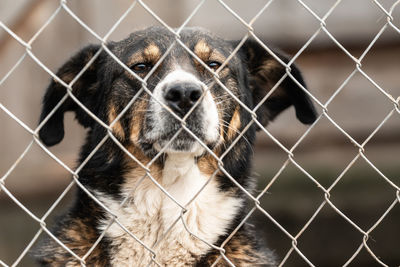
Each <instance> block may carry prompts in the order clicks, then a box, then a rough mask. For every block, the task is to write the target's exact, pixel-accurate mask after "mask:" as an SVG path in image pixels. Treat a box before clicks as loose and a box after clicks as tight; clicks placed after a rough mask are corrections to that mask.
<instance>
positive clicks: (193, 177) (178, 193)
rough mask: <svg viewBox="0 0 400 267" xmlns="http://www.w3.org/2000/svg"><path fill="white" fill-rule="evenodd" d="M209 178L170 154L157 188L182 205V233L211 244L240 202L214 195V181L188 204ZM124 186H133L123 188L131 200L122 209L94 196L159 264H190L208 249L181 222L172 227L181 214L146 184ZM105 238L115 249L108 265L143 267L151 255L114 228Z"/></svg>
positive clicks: (184, 158)
mask: <svg viewBox="0 0 400 267" xmlns="http://www.w3.org/2000/svg"><path fill="white" fill-rule="evenodd" d="M131 176H132V177H127V180H128V179H133V180H137V179H138V178H140V177H137V175H136V176H135V173H132V174H131ZM208 179H209V177H208V176H207V175H204V174H202V173H201V172H200V170H199V168H198V167H197V165H196V164H195V161H194V158H193V156H189V155H185V154H182V155H179V154H175V155H173V156H169V157H168V158H167V160H166V162H165V165H164V169H163V172H162V178H161V185H162V186H163V187H164V188H165V189H166V191H167V192H168V193H169V194H170V195H171V196H172V197H173V198H174V199H175V200H176V201H177V202H178V203H180V204H181V205H182V206H186V209H187V212H186V213H185V214H184V215H183V216H182V218H183V221H184V222H185V225H186V227H187V229H189V230H190V232H191V233H193V234H194V235H195V236H197V237H199V238H201V239H202V240H204V241H206V242H208V243H210V244H213V243H215V242H216V241H217V239H218V237H219V236H220V235H221V234H225V233H226V230H227V227H229V226H230V223H231V222H232V219H233V217H234V216H235V214H236V213H237V211H238V209H239V208H240V206H241V204H242V203H241V200H240V199H238V198H235V197H232V196H230V195H229V194H228V193H226V192H221V191H219V189H218V185H217V183H216V182H215V181H214V180H211V181H210V183H209V184H207V186H206V187H204V188H203V190H202V191H201V192H200V194H198V195H197V197H196V198H195V199H194V200H193V201H191V200H192V198H193V197H194V196H195V195H196V194H197V193H198V192H199V190H201V188H202V187H203V186H204V184H205V183H206V182H207V180H208ZM128 184H134V183H127V186H126V188H124V190H125V193H126V195H128V194H129V196H130V201H128V202H127V204H125V205H124V207H122V208H119V203H118V202H117V201H115V200H112V199H111V198H109V197H107V196H105V195H104V194H101V193H96V195H97V197H99V199H100V201H102V202H103V203H104V204H106V206H108V207H109V208H110V209H111V210H112V211H113V212H114V213H115V214H116V215H117V216H118V220H119V221H120V222H121V223H122V224H123V225H124V226H125V227H126V228H127V229H128V230H129V231H130V232H131V233H132V234H133V235H135V236H136V237H137V238H139V239H140V240H141V241H142V242H143V243H144V244H145V245H146V246H147V247H149V248H151V249H152V250H153V251H154V252H155V253H156V257H155V259H156V260H157V262H158V263H160V264H162V265H168V266H185V265H190V264H191V263H193V261H194V260H196V258H198V256H200V255H203V254H205V253H206V252H207V251H209V250H210V246H209V245H207V244H206V243H204V242H203V241H201V240H199V239H197V238H195V237H193V236H191V235H190V234H189V232H188V231H187V230H186V228H185V225H184V224H183V222H182V219H181V220H179V221H178V222H177V223H176V224H175V225H174V226H173V227H172V228H171V226H172V225H173V224H174V223H175V221H176V220H177V219H178V218H179V216H180V215H181V212H182V209H181V208H180V207H179V206H178V205H177V204H176V203H175V202H174V201H172V200H171V199H170V198H169V197H168V196H167V195H166V194H164V193H163V192H162V191H161V190H160V189H159V188H158V187H157V186H156V185H155V184H154V183H153V182H152V181H151V180H150V179H147V178H146V179H145V180H143V181H142V183H140V184H139V185H138V186H137V188H136V189H135V190H134V192H133V193H132V190H131V188H130V186H129V185H128ZM190 201H191V202H190ZM189 202H190V203H189ZM107 221H108V220H105V221H104V222H102V223H101V224H100V229H101V230H102V229H104V228H105V227H106V225H107V224H108V223H107ZM168 230H169V231H168ZM167 231H168V233H167V234H166V232H167ZM106 236H107V237H108V238H109V240H110V241H111V243H112V246H113V248H114V250H113V251H112V252H111V255H110V256H111V261H112V262H111V263H112V265H113V266H147V265H148V263H149V262H150V260H151V254H150V252H149V251H148V250H147V249H146V248H145V247H144V246H142V245H141V244H140V243H139V242H137V241H136V240H135V239H134V238H132V237H131V236H130V235H129V234H128V233H126V232H125V231H124V230H123V229H122V228H121V227H120V226H119V225H117V224H116V223H114V224H112V226H111V227H110V228H109V229H108V230H107V233H106Z"/></svg>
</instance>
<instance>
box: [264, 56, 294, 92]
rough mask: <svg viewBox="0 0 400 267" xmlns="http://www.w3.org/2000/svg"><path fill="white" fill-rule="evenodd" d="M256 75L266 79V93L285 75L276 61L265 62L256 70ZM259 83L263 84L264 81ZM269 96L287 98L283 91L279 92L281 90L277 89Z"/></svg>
mask: <svg viewBox="0 0 400 267" xmlns="http://www.w3.org/2000/svg"><path fill="white" fill-rule="evenodd" d="M257 74H258V75H260V76H262V77H263V78H265V79H267V80H268V81H269V82H268V87H269V88H268V91H270V90H271V89H272V87H273V86H275V84H276V82H278V80H279V79H280V78H282V76H283V75H284V74H285V72H284V69H283V66H282V65H281V64H280V63H279V62H278V61H276V60H267V61H265V62H264V64H263V65H261V67H260V68H259V69H258V71H257ZM260 82H261V83H265V81H262V80H261V81H260ZM271 96H274V97H287V94H286V92H285V90H281V88H277V89H275V90H274V92H273V93H272V95H271Z"/></svg>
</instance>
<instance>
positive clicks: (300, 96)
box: [240, 39, 317, 126]
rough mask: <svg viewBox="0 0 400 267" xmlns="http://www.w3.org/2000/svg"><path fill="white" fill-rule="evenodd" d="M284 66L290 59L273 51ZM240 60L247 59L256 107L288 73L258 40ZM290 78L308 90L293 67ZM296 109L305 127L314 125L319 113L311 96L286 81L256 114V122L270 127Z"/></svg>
mask: <svg viewBox="0 0 400 267" xmlns="http://www.w3.org/2000/svg"><path fill="white" fill-rule="evenodd" d="M273 52H274V54H275V55H276V56H278V57H279V58H280V59H281V60H282V61H283V62H285V63H288V62H289V59H288V57H287V56H286V55H284V54H283V53H282V52H280V51H276V50H274V51H273ZM240 56H241V57H242V59H244V61H245V63H246V65H247V68H248V71H249V74H250V75H249V77H248V80H249V83H250V87H251V90H252V96H253V103H254V106H256V105H257V104H258V103H259V102H260V101H261V100H262V99H263V98H264V96H265V95H266V94H267V93H268V92H269V91H270V90H271V89H272V87H274V85H275V84H276V83H277V82H278V81H279V80H280V79H281V78H282V77H283V76H284V75H285V73H286V69H285V66H283V65H282V64H281V63H279V62H278V61H277V60H276V59H275V58H274V57H273V56H272V55H270V54H269V53H268V52H267V51H266V50H265V49H264V48H263V47H262V46H261V45H260V44H259V43H258V42H256V41H255V40H252V39H249V40H247V41H246V42H245V43H244V44H243V46H242V47H241V48H240ZM290 68H291V75H293V77H294V78H295V79H296V80H297V81H298V82H299V83H300V84H301V85H302V86H303V87H306V85H305V83H304V80H303V77H302V75H301V73H300V70H299V69H298V68H297V67H296V66H295V65H294V64H292V65H290ZM291 105H293V106H294V108H295V110H296V116H297V118H298V119H299V120H300V121H301V122H302V123H304V124H310V123H313V122H314V121H315V120H316V117H317V112H316V111H315V108H314V105H313V103H312V101H311V99H310V98H309V96H308V95H307V94H306V93H305V92H304V91H303V90H302V89H301V88H300V87H299V86H298V85H297V84H296V83H295V82H294V81H293V80H292V79H291V78H290V77H286V78H285V79H284V80H283V81H282V82H281V83H280V85H279V87H278V88H276V90H275V91H274V92H273V93H272V94H271V95H270V96H269V97H268V98H267V99H266V101H265V102H264V104H262V106H260V108H259V109H258V110H257V112H256V114H257V118H258V120H259V122H260V123H261V124H262V125H264V126H265V125H267V124H268V122H269V121H271V120H273V119H274V118H275V117H276V116H277V115H278V114H279V113H281V112H282V111H283V110H285V109H286V108H288V107H289V106H291Z"/></svg>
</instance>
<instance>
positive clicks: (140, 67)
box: [131, 62, 153, 73]
mask: <svg viewBox="0 0 400 267" xmlns="http://www.w3.org/2000/svg"><path fill="white" fill-rule="evenodd" d="M152 67H153V65H151V64H149V63H142V62H141V63H137V64H135V65H133V66H132V67H131V69H132V70H133V71H134V72H139V73H143V72H148V71H149V70H151V68H152Z"/></svg>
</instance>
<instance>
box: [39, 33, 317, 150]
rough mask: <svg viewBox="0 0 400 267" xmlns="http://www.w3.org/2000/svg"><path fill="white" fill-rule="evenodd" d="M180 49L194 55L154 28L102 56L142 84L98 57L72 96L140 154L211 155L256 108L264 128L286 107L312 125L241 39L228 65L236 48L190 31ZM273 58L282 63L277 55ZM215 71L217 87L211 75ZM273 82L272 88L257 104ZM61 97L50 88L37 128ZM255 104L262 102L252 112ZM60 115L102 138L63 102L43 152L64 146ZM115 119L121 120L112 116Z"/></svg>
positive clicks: (307, 104)
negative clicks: (71, 116)
mask: <svg viewBox="0 0 400 267" xmlns="http://www.w3.org/2000/svg"><path fill="white" fill-rule="evenodd" d="M174 42H175V45H174V46H172V48H170V47H171V45H172V44H173V43H174ZM179 42H182V43H184V44H185V45H186V47H187V48H189V49H190V50H191V51H192V52H193V53H194V54H195V55H196V56H195V57H194V56H193V55H191V54H190V53H189V52H188V51H187V50H186V49H185V48H183V47H182V46H181V45H179V44H178V41H176V39H175V36H174V35H173V34H171V33H170V32H169V31H168V30H166V29H163V28H158V27H152V28H149V29H146V30H142V31H138V32H135V33H133V34H131V35H130V36H129V37H128V38H126V39H125V40H122V41H119V42H113V43H110V44H108V45H107V47H108V49H109V50H110V51H111V52H112V53H113V54H114V55H115V56H116V57H117V58H118V59H119V60H120V61H121V62H122V63H124V64H125V65H126V66H127V67H128V68H129V69H130V70H132V71H133V72H134V73H136V74H137V76H140V77H141V78H143V79H145V83H143V82H142V81H140V80H139V79H137V78H136V77H135V75H132V74H131V73H129V71H127V69H125V68H123V67H122V66H121V65H120V64H119V63H118V62H116V60H115V58H113V57H111V56H110V55H109V54H108V53H107V52H106V51H102V52H101V53H100V54H99V55H98V57H97V58H96V59H95V60H94V61H93V63H92V64H91V65H90V66H89V67H88V68H87V69H86V71H85V72H84V73H83V74H82V75H81V76H80V77H79V79H77V80H76V82H74V84H73V86H72V94H73V95H74V96H75V97H76V99H78V100H79V101H80V102H81V103H82V104H83V105H84V106H85V107H86V108H87V109H89V110H90V111H91V112H92V113H93V114H94V115H96V116H97V117H98V118H99V119H100V120H102V121H103V122H104V123H105V124H108V125H110V124H111V123H112V132H113V134H114V135H115V136H116V137H117V138H118V139H119V140H120V141H121V142H122V143H123V144H128V143H130V144H134V145H136V146H137V147H139V148H140V149H141V150H142V151H144V152H145V153H150V152H152V153H154V152H157V151H160V150H161V149H162V148H163V147H165V146H167V147H166V149H165V152H166V153H179V152H189V153H193V154H194V155H199V154H202V153H203V152H204V147H203V146H201V145H200V142H198V141H199V140H200V141H201V142H202V143H203V144H205V145H207V146H208V147H209V148H210V149H214V148H216V147H218V146H219V145H220V144H224V143H225V144H226V143H228V142H231V141H232V140H234V138H235V137H236V136H238V134H239V133H240V131H241V130H243V128H244V127H246V125H247V124H248V123H249V122H250V121H251V119H252V115H251V114H250V112H248V110H246V109H247V108H248V109H249V110H253V109H254V108H255V107H257V109H256V115H257V120H258V121H259V122H260V123H261V124H262V125H264V126H265V125H267V123H268V122H269V121H271V120H272V119H274V118H275V117H276V116H277V115H278V114H279V113H280V112H282V111H283V110H285V109H286V108H288V107H289V106H291V105H293V106H294V108H295V110H296V116H297V118H298V119H299V120H300V121H301V122H303V123H306V124H307V123H311V122H313V121H314V120H315V118H316V112H315V109H314V107H313V104H312V102H311V101H310V99H309V97H308V96H307V94H306V93H305V92H304V91H303V90H302V89H301V88H300V87H299V86H298V85H297V83H296V82H295V81H294V80H293V79H292V78H290V77H286V78H285V79H283V80H282V77H283V76H284V75H285V73H286V68H285V66H283V65H282V64H281V63H279V61H278V60H276V59H275V58H274V56H272V55H270V54H269V53H268V52H267V51H266V50H265V49H264V48H263V47H262V46H261V45H260V44H258V43H257V42H256V41H254V40H247V41H246V42H245V43H244V44H243V46H242V47H241V48H240V50H239V51H238V53H236V54H235V55H234V56H233V57H232V58H230V60H229V61H228V63H227V64H224V62H225V61H226V59H227V58H228V57H230V55H231V54H232V52H233V50H234V49H235V47H236V45H237V44H238V42H235V41H226V40H223V39H221V38H219V37H216V36H214V35H212V34H210V33H209V32H206V31H204V30H202V29H197V28H195V29H193V28H189V29H185V30H183V31H182V32H181V33H180V39H179ZM99 49H100V46H96V45H92V46H88V47H86V48H84V49H82V50H81V51H80V52H78V53H77V54H76V55H75V56H73V57H72V58H71V59H70V60H69V61H68V62H66V63H65V64H64V65H63V66H62V67H61V69H60V70H59V71H58V73H57V76H58V77H59V78H61V79H62V80H63V81H64V82H65V83H67V84H68V83H70V82H71V81H72V80H73V79H74V78H75V76H76V75H77V74H78V73H79V72H80V71H81V70H82V69H83V68H84V67H85V65H86V64H87V63H88V62H89V61H90V60H91V59H92V57H93V56H94V55H95V54H96V52H97V51H98V50H99ZM275 54H276V56H278V57H279V58H280V60H282V61H283V62H285V63H287V62H288V58H287V57H286V56H285V55H283V54H282V53H280V52H278V51H275ZM290 68H291V72H290V73H291V76H293V77H294V79H295V80H296V81H297V82H298V83H300V84H301V85H302V86H303V87H305V84H304V81H303V78H302V76H301V74H300V71H299V70H298V68H297V67H296V66H295V65H293V64H292V65H291V66H290ZM217 70H218V76H219V78H218V79H219V81H220V82H219V81H218V80H216V79H215V73H213V72H212V71H214V72H215V71H217ZM278 82H279V87H278V88H277V89H276V90H275V91H273V93H272V94H270V95H269V96H268V97H267V98H266V99H264V98H265V96H266V95H267V94H268V93H269V91H270V90H271V88H273V87H274V85H275V84H277V83H278ZM143 85H144V86H145V87H144V86H143ZM66 92H67V91H66V88H65V87H64V86H63V85H61V84H60V83H58V82H57V81H53V82H52V83H51V84H50V86H49V87H48V89H47V92H46V94H45V97H44V101H43V110H42V114H41V121H42V120H43V119H45V118H46V117H47V115H48V114H49V113H50V112H51V111H52V110H53V108H54V107H55V106H56V105H57V104H58V103H59V101H60V100H61V99H62V98H63V97H64V95H65V94H66ZM238 100H240V102H241V103H240V102H239V101H238ZM260 101H263V102H262V104H260V105H259V103H260ZM128 104H130V105H128ZM245 106H246V107H247V108H245ZM65 111H74V112H75V114H76V118H77V120H78V121H79V123H80V124H82V125H83V126H84V127H89V128H91V130H92V131H91V132H90V133H92V134H93V133H94V132H95V131H96V129H97V128H98V129H102V130H103V131H104V128H103V127H102V126H99V124H98V123H97V122H96V121H95V120H94V119H93V118H91V116H89V115H88V113H87V112H86V111H85V110H84V109H82V108H81V107H80V106H79V105H78V104H77V103H76V102H75V101H74V100H73V99H72V98H71V97H69V98H68V99H66V100H65V101H64V102H63V104H62V105H60V106H59V107H58V109H57V110H56V111H55V112H54V114H52V116H51V117H50V119H49V120H48V121H47V122H46V124H45V125H44V126H43V127H42V129H41V130H40V133H39V135H40V138H41V139H42V140H43V142H44V143H45V144H46V145H49V146H51V145H55V144H57V143H59V142H60V141H61V140H62V139H63V136H64V126H63V117H64V112H65ZM121 112H123V115H122V116H120V117H118V116H119V114H120V113H121ZM117 117H118V118H117ZM116 119H117V120H116ZM252 127H255V125H253V126H252ZM174 136H175V138H174V139H173V140H172V141H171V139H172V138H173V137H174Z"/></svg>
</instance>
